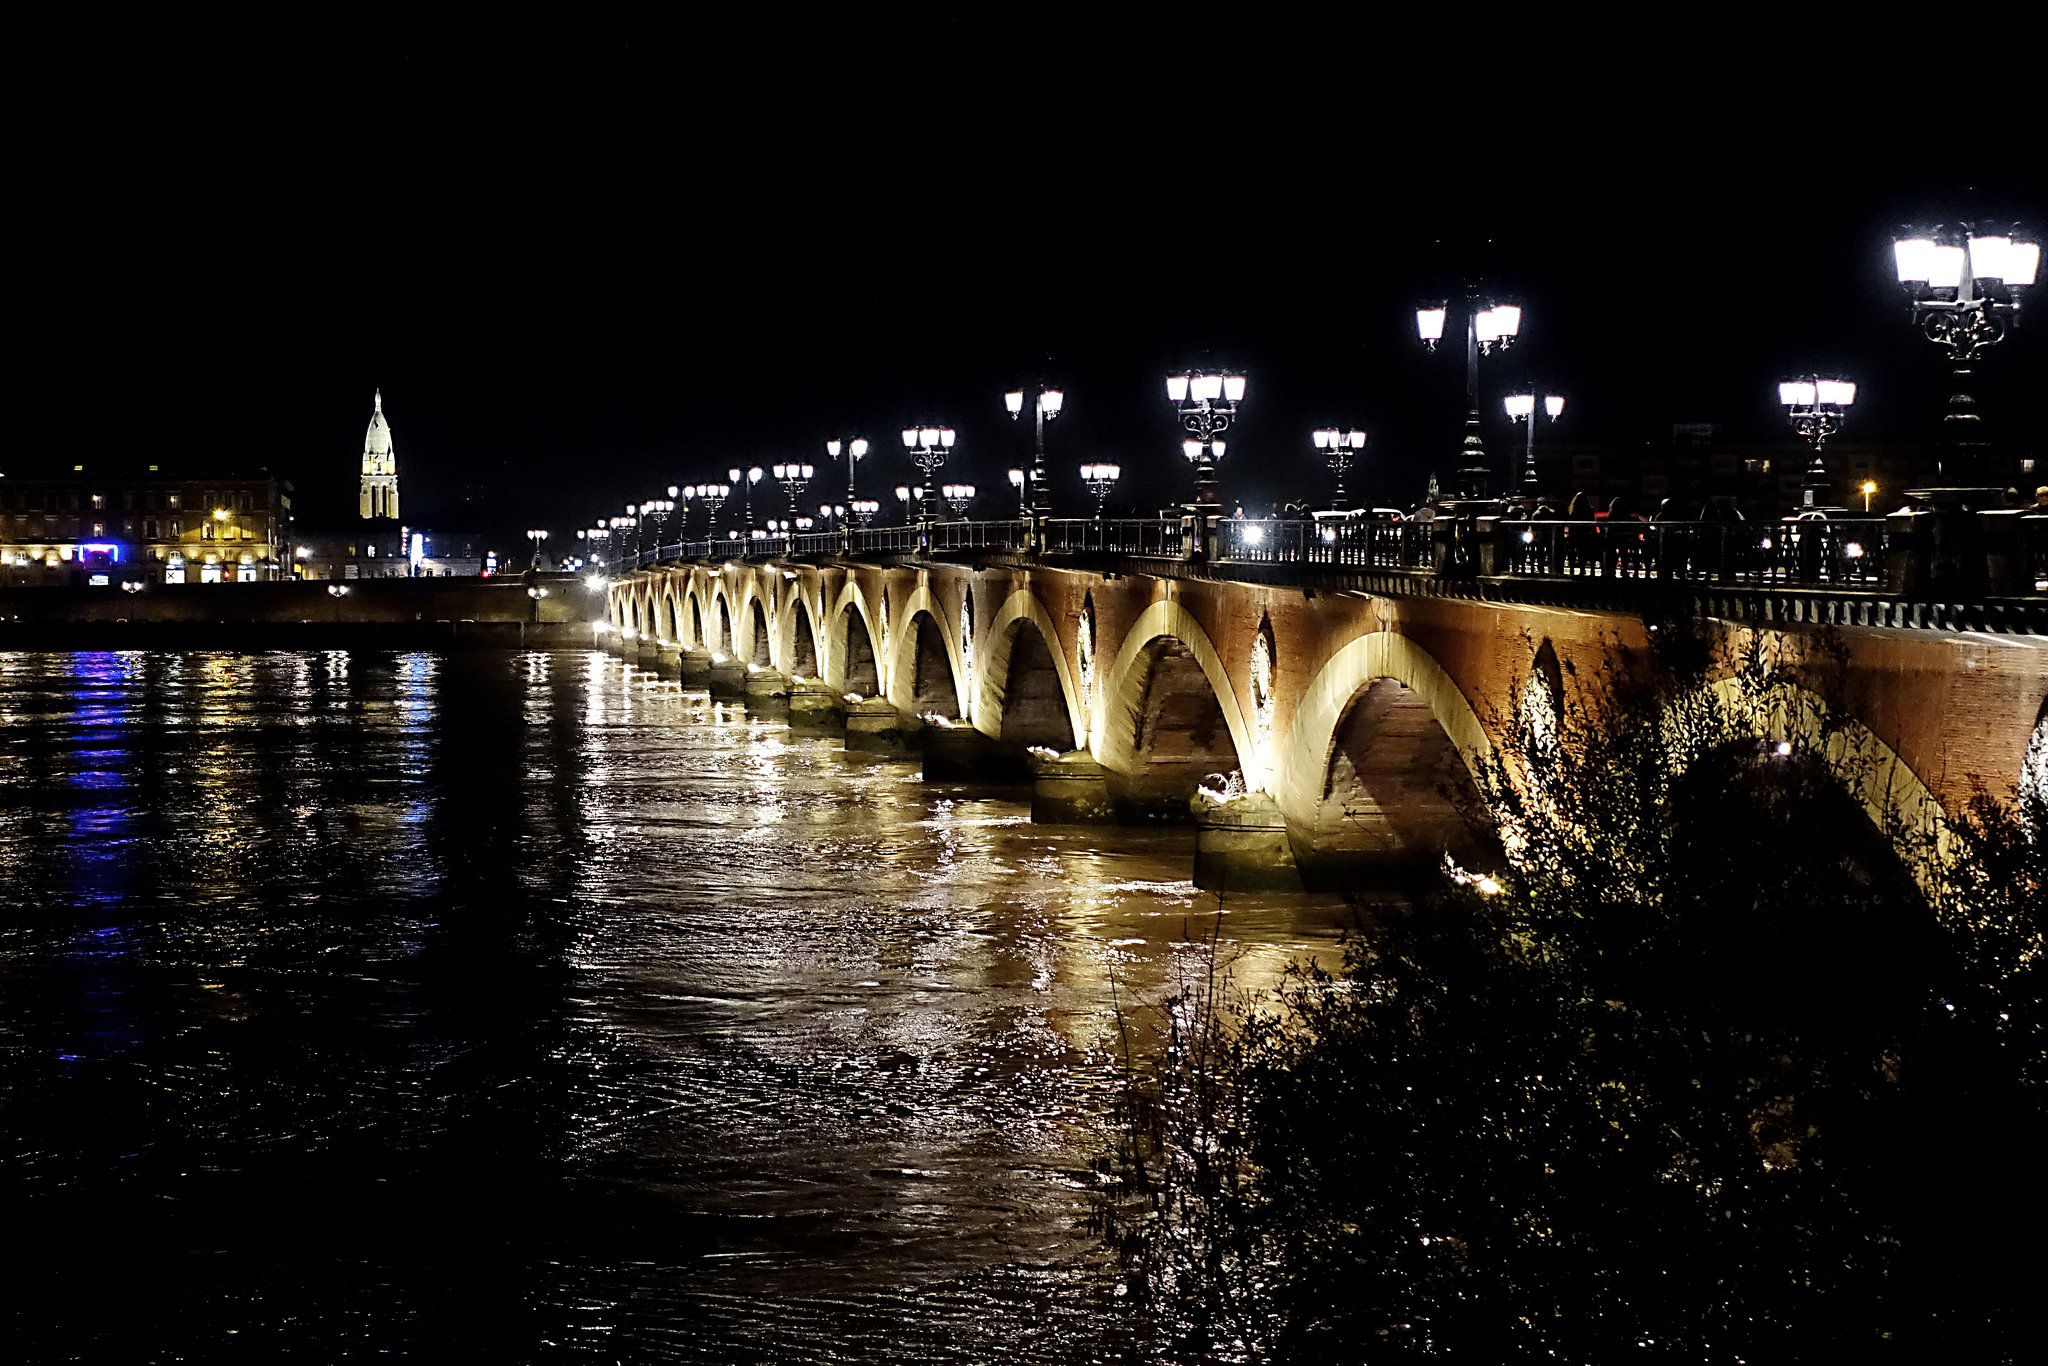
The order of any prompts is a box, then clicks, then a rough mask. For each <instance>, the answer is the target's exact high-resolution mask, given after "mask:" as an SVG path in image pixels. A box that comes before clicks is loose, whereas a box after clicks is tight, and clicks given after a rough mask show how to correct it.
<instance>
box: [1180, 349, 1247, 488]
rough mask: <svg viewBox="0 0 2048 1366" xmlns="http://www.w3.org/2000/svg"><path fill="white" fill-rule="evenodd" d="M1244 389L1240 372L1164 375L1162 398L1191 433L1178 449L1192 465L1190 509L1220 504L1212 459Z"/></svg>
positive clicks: (1218, 457) (1217, 457)
mask: <svg viewBox="0 0 2048 1366" xmlns="http://www.w3.org/2000/svg"><path fill="white" fill-rule="evenodd" d="M1244 388H1245V382H1244V376H1243V375H1233V374H1212V373H1209V372H1207V371H1202V370H1189V371H1187V372H1185V373H1183V374H1178V375H1168V376H1167V377H1166V397H1167V399H1168V400H1169V401H1170V402H1171V403H1172V404H1173V405H1174V408H1175V409H1176V410H1177V411H1178V412H1179V414H1180V425H1181V426H1182V427H1183V428H1185V429H1186V430H1187V431H1188V432H1189V433H1190V434H1191V435H1190V438H1189V439H1188V440H1186V441H1183V442H1181V443H1180V449H1181V454H1182V455H1185V456H1186V457H1187V458H1188V463H1189V464H1191V465H1193V466H1194V467H1195V501H1194V503H1193V504H1192V505H1191V510H1192V511H1194V512H1197V513H1200V512H1205V511H1208V510H1209V509H1212V508H1217V507H1220V506H1221V505H1222V501H1223V500H1222V499H1221V498H1220V497H1219V496H1218V495H1217V492H1216V462H1217V461H1218V460H1221V459H1222V458H1223V442H1222V441H1221V440H1220V438H1221V437H1222V435H1223V433H1224V432H1226V431H1228V430H1230V424H1231V421H1232V419H1234V418H1235V417H1236V416H1237V405H1238V404H1239V403H1240V402H1242V401H1243V399H1244Z"/></svg>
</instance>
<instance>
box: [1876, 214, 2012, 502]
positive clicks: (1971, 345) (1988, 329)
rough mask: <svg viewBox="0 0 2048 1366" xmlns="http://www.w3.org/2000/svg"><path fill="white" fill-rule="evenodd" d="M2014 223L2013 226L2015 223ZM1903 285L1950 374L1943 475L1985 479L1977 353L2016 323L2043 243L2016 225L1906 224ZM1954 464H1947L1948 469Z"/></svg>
mask: <svg viewBox="0 0 2048 1366" xmlns="http://www.w3.org/2000/svg"><path fill="white" fill-rule="evenodd" d="M2015 226H2016V225H2015ZM1892 255H1893V260H1894V263H1895V264H1896V266H1897V267H1898V274H1899V284H1900V285H1901V286H1902V287H1903V288H1904V289H1905V291H1906V297H1907V298H1908V299H1910V300H1911V301H1912V305H1913V324H1914V326H1916V327H1918V328H1919V329H1920V332H1921V334H1922V335H1923V336H1925V337H1926V338H1927V340H1929V341H1931V342H1933V343H1934V344H1935V345H1936V346H1939V347H1940V348H1942V350H1943V351H1944V352H1946V353H1947V356H1948V363H1949V374H1950V379H1951V384H1950V393H1949V400H1948V412H1947V414H1946V415H1945V416H1944V417H1943V419H1942V427H1943V430H1944V431H1945V432H1946V433H1947V436H1948V442H1949V446H1950V452H1951V456H1952V463H1954V464H1955V465H1956V467H1957V468H1955V469H1954V470H1950V469H1948V468H1946V467H1944V469H1943V471H1942V473H1943V474H1944V475H1946V476H1949V477H1950V482H1954V479H1955V477H1956V476H1961V477H1963V478H1973V479H1979V480H1981V479H1983V478H1985V477H1986V476H1987V474H1988V471H1986V470H1985V469H1984V468H1983V465H1984V461H1983V437H1982V435H1981V433H1982V431H1983V426H1982V423H1983V418H1982V417H1981V415H1980V414H1979V413H1978V412H1977V400H1976V399H1975V398H1973V397H1971V395H1970V389H1971V388H1972V387H1973V386H1972V383H1971V376H1972V373H1973V371H1974V369H1975V367H1976V363H1977V359H1978V357H1979V356H1980V355H1981V354H1982V353H1983V352H1985V351H1986V350H1988V349H1990V348H1991V347H1993V346H1996V345H1997V344H1998V343H1999V342H2001V341H2004V340H2005V334H2006V333H2007V332H2008V331H2009V330H2011V328H2012V327H2014V326H2015V325H2016V324H2017V323H2018V322H2019V315H2020V303H2021V301H2022V298H2023V297H2024V294H2025V292H2026V290H2027V289H2029V288H2030V287H2031V286H2032V285H2033V283H2034V276H2035V273H2036V271H2038V270H2039V268H2040V265H2041V247H2040V244H2039V243H2038V242H2034V241H2030V240H2028V239H2026V238H2024V237H2021V236H2019V235H2017V234H2016V233H2015V232H2014V231H2013V229H2012V227H2008V226H2004V225H1998V224H1991V223H1986V224H1983V225H1981V226H1980V225H1978V224H1973V223H1943V224H1937V225H1935V226H1934V227H1933V228H1931V229H1929V230H1926V231H1921V230H1919V229H1916V228H1905V229H1902V230H1901V231H1900V232H1899V235H1898V237H1897V238H1896V239H1895V240H1894V242H1893V243H1892ZM1948 463H1950V462H1944V465H1945V466H1946V465H1947V464H1948Z"/></svg>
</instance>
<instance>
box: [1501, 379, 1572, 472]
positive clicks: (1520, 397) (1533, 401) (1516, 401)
mask: <svg viewBox="0 0 2048 1366" xmlns="http://www.w3.org/2000/svg"><path fill="white" fill-rule="evenodd" d="M1500 406H1501V407H1502V408H1504V409H1506V410H1507V415H1508V421H1510V422H1520V423H1522V424H1523V425H1524V426H1526V427H1527V428H1528V431H1527V432H1526V433H1525V434H1524V437H1523V446H1522V492H1523V494H1525V495H1526V496H1528V497H1530V498H1534V497H1535V496H1536V410H1537V409H1538V407H1541V408H1542V410H1543V415H1544V416H1545V417H1547V418H1549V419H1550V420H1551V421H1552V422H1555V421H1557V419H1558V418H1559V417H1561V416H1563V414H1564V395H1563V394H1544V395H1541V397H1540V401H1539V396H1538V395H1537V394H1535V393H1533V392H1532V393H1527V394H1509V395H1508V396H1507V397H1506V398H1504V399H1502V400H1501V401H1500Z"/></svg>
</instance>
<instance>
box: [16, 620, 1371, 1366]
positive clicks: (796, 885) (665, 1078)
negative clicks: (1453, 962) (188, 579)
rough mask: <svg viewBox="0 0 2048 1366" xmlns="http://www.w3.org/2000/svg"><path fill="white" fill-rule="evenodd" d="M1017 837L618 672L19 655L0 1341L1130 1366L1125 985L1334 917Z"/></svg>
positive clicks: (163, 1349)
mask: <svg viewBox="0 0 2048 1366" xmlns="http://www.w3.org/2000/svg"><path fill="white" fill-rule="evenodd" d="M1019 795H1020V794H1014V793H1013V794H1009V798H1008V799H995V798H991V797H989V796H987V795H985V794H972V793H967V792H963V791H953V792H948V791H947V790H945V789H939V788H928V787H926V786H925V785H924V784H923V783H922V782H921V780H920V779H919V776H918V772H917V769H916V768H915V766H913V765H907V764H896V763H875V762H867V761H862V760H860V759H857V758H853V757H850V756H847V755H845V754H843V753H842V752H841V750H840V747H839V743H838V742H837V741H836V740H829V739H809V738H802V737H795V736H792V735H791V734H790V733H789V732H788V731H787V730H786V729H784V728H783V727H781V726H779V725H774V724H767V723H763V722H760V721H758V720H754V719H751V718H750V717H749V716H748V715H747V713H746V712H745V710H744V709H743V708H741V707H739V706H737V705H727V704H722V703H714V702H712V701H711V700H710V699H708V698H707V697H705V696H704V695H703V694H702V693H686V692H683V691H681V690H680V689H679V688H678V687H677V686H676V685H675V684H673V683H670V682H664V681H662V680H659V679H657V678H655V677H654V676H653V675H651V674H648V673H646V672H644V671H641V670H638V669H634V668H632V667H630V666H627V665H625V664H623V663H621V662H619V661H618V660H616V659H613V658H611V657H609V656H607V655H604V654H602V653H598V652H583V651H555V652H536V653H525V654H496V653H488V654H487V653H477V654H456V655H445V656H442V655H431V654H381V655H380V654H364V653H353V654H351V653H340V652H337V653H319V652H304V653H272V654H247V655H238V654H207V653H105V654H72V655H64V654H7V653H0V878H4V882H0V1225H4V1227H5V1229H6V1233H5V1236H4V1243H5V1245H6V1247H7V1249H8V1252H7V1255H8V1258H9V1263H10V1265H9V1266H8V1267H7V1268H6V1283H5V1287H4V1290H0V1299H6V1300H11V1301H12V1303H11V1304H10V1305H9V1308H8V1311H7V1312H8V1316H9V1318H10V1320H11V1322H10V1323H9V1324H7V1325H6V1326H7V1327H8V1328H9V1329H11V1336H10V1338H9V1341H10V1342H11V1343H12V1344H14V1347H15V1348H18V1349H20V1350H21V1351H22V1353H23V1354H24V1355H25V1356H26V1357H27V1358H28V1359H33V1360H55V1361H64V1360H135V1361H175V1360H187V1361H215V1360H260V1361H326V1360H344V1359H348V1360H353V1359H358V1358H362V1359H373V1358H374V1359H382V1360H391V1359H406V1358H409V1359H414V1360H421V1361H454V1360H478V1361H558V1360H559V1361H591V1362H613V1361H618V1362H639V1361H785V1360H786V1361H901V1362H919V1361H986V1360H991V1359H995V1358H998V1357H1000V1358H1003V1359H1005V1360H1011V1361H1041V1360H1042V1361H1059V1362H1067V1361H1097V1360H1119V1359H1123V1358H1124V1355H1125V1351H1126V1349H1125V1347H1124V1346H1123V1345H1122V1344H1121V1342H1120V1340H1119V1338H1118V1335H1117V1333H1116V1331H1115V1329H1114V1323H1115V1316H1114V1315H1113V1314H1112V1313H1110V1312H1108V1309H1107V1306H1109V1305H1110V1303H1111V1299H1110V1297H1111V1296H1112V1295H1113V1293H1114V1282H1115V1278H1114V1275H1113V1274H1112V1271H1111V1268H1109V1267H1108V1266H1106V1265H1105V1264H1104V1263H1103V1261H1102V1259H1101V1257H1100V1256H1099V1255H1098V1254H1097V1253H1096V1251H1095V1250H1094V1249H1093V1247H1092V1245H1091V1243H1090V1241H1089V1239H1088V1238H1087V1236H1086V1235H1085V1234H1084V1233H1082V1232H1080V1231H1079V1229H1078V1227H1077V1226H1078V1223H1079V1221H1080V1220H1081V1218H1082V1217H1083V1215H1084V1213H1085V1201H1086V1191H1087V1188H1088V1183H1089V1181H1090V1180H1091V1176H1090V1173H1089V1170H1088V1166H1087V1163H1088V1158H1089V1155H1090V1152H1091V1149H1092V1146H1093V1144H1094V1142H1095V1133H1096V1130H1095V1127H1094V1126H1095V1125H1096V1123H1097V1122H1098V1120H1099V1116H1100V1115H1101V1113H1102V1110H1103V1108H1104V1105H1105V1103H1106V1100H1107V1097H1108V1095H1109V1093H1110V1088H1111V1085H1112V1073H1111V1070H1110V1067H1109V1062H1110V1059H1111V1056H1112V1053H1113V1051H1114V1050H1115V1049H1116V1048H1117V1047H1118V1041H1119V1033H1118V1028H1117V1023H1116V1015H1115V1012H1114V1009H1113V984H1114V992H1115V999H1118V1000H1121V1001H1123V1002H1125V1003H1126V1004H1128V1003H1129V1001H1130V1000H1132V999H1136V1000H1139V1001H1145V1002H1157V1001H1159V1000H1161V999H1162V998H1163V997H1164V996H1166V995H1167V994H1168V993H1169V991H1170V990H1171V988H1172V986H1173V984H1174V983H1175V982H1176V981H1179V980H1183V979H1186V978H1187V977H1189V976H1190V975H1192V974H1197V973H1199V972H1201V971H1202V969H1203V965H1204V964H1205V963H1206V961H1207V956H1208V952H1209V950H1208V949H1207V948H1206V947H1205V946H1204V944H1203V942H1202V941H1203V939H1204V937H1205V936H1207V935H1208V934H1210V933H1211V932H1212V931H1216V932H1217V933H1218V935H1219V937H1220V940H1221V942H1222V946H1223V950H1222V951H1223V954H1224V956H1225V957H1227V958H1230V959H1232V960H1234V961H1235V964H1236V968H1235V971H1236V974H1237V976H1238V978H1239V979H1240V980H1241V981H1244V982H1246V983H1247V984H1250V985H1257V984H1260V983H1262V982H1266V981H1269V980H1270V979H1271V978H1272V977H1273V976H1274V975H1275V974H1276V973H1277V972H1278V971H1279V970H1280V968H1281V966H1282V965H1283V964H1284V963H1286V962H1287V961H1289V960H1291V959H1294V958H1298V957H1302V956H1305V955H1308V954H1312V953H1320V954H1325V955H1334V952H1335V948H1336V944H1337V941H1338V938H1339V936H1340V935H1341V933H1342V931H1343V929H1344V928H1345V927H1346V926H1347V925H1348V924H1349V923H1350V913H1349V912H1348V911H1347V910H1346V909H1345V908H1344V907H1342V906H1341V905H1339V904H1337V903H1335V902H1333V901H1328V900H1322V899H1316V898H1303V897H1295V898H1273V899H1270V900H1264V901H1262V900H1260V899H1257V898H1250V897H1232V898H1231V899H1230V903H1229V905H1228V906H1227V907H1226V908H1225V910H1224V912H1223V914H1222V915H1221V917H1220V920H1219V918H1218V914H1217V909H1218V908H1217V903H1216V900H1215V898H1213V897H1211V896H1209V895H1207V894H1205V893H1197V892H1196V891H1195V889H1194V888H1193V887H1192V886H1191V885H1190V883H1189V882H1188V880H1187V879H1188V872H1189V869H1190V866H1191V862H1192V835H1191V833H1189V832H1186V831H1173V830H1156V829H1155V830H1128V829H1118V830H1095V829H1079V828H1067V829H1062V828H1054V827H1045V826H1035V825H1033V824H1032V823H1031V821H1030V816H1029V811H1028V807H1027V806H1026V805H1024V804H1023V803H1022V802H1021V801H1019V800H1017V799H1016V798H1017V797H1018V796H1019ZM1140 1046H1141V1047H1142V1046H1143V1039H1142V1036H1141V1037H1140Z"/></svg>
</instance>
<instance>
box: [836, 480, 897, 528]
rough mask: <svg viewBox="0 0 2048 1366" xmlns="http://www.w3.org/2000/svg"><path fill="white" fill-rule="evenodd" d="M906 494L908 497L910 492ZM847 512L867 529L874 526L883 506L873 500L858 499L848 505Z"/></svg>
mask: <svg viewBox="0 0 2048 1366" xmlns="http://www.w3.org/2000/svg"><path fill="white" fill-rule="evenodd" d="M904 494H905V496H906V497H907V496H908V495H909V490H908V489H906V490H904ZM846 510H847V511H848V512H851V513H852V514H853V520H854V521H856V522H859V523H860V524H861V525H862V526H864V527H866V526H872V525H874V521H875V514H876V513H878V512H880V511H881V510H882V505H881V504H880V503H878V502H876V501H875V500H874V499H872V498H856V499H854V500H853V501H852V502H850V503H848V504H847V505H846Z"/></svg>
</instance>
